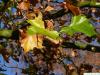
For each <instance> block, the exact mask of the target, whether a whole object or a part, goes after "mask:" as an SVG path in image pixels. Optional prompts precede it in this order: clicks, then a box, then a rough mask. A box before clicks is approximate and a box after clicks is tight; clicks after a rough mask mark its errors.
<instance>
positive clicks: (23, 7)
mask: <svg viewBox="0 0 100 75" xmlns="http://www.w3.org/2000/svg"><path fill="white" fill-rule="evenodd" d="M29 7H30V3H28V2H21V3H19V5H18V8H19V9H21V10H28V9H29Z"/></svg>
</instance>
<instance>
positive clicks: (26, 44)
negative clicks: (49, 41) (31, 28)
mask: <svg viewBox="0 0 100 75" xmlns="http://www.w3.org/2000/svg"><path fill="white" fill-rule="evenodd" d="M37 36H38V37H37ZM42 39H43V36H41V35H33V36H31V35H27V37H26V38H24V39H22V40H21V46H22V47H23V48H24V51H25V52H28V51H30V50H33V48H34V47H37V48H42Z"/></svg>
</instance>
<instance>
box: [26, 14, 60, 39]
mask: <svg viewBox="0 0 100 75" xmlns="http://www.w3.org/2000/svg"><path fill="white" fill-rule="evenodd" d="M27 22H28V23H30V24H31V26H30V27H28V30H27V32H28V33H29V34H31V35H33V34H42V35H45V36H48V37H50V38H52V39H58V38H59V33H58V32H57V31H50V30H47V29H45V28H44V22H43V20H42V14H41V13H40V14H39V15H38V17H36V18H35V19H34V20H27Z"/></svg>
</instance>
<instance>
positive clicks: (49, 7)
mask: <svg viewBox="0 0 100 75" xmlns="http://www.w3.org/2000/svg"><path fill="white" fill-rule="evenodd" d="M51 10H54V8H53V7H51V6H47V7H46V9H45V11H51Z"/></svg>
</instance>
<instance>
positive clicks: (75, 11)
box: [66, 2, 80, 15]
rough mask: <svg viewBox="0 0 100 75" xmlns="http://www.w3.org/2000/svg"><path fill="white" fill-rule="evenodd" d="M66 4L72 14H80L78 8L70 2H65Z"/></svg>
mask: <svg viewBox="0 0 100 75" xmlns="http://www.w3.org/2000/svg"><path fill="white" fill-rule="evenodd" d="M66 6H67V8H68V9H69V10H70V11H71V12H72V13H73V14H74V15H79V14H80V10H79V8H78V7H76V6H74V5H72V4H71V3H70V2H66Z"/></svg>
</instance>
